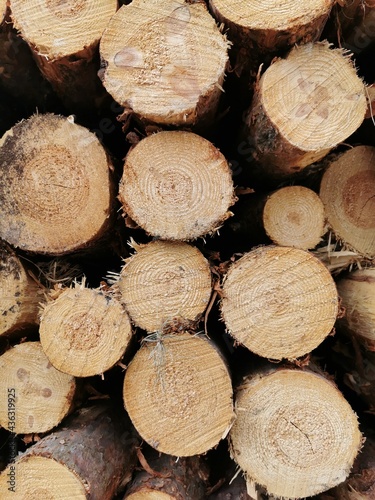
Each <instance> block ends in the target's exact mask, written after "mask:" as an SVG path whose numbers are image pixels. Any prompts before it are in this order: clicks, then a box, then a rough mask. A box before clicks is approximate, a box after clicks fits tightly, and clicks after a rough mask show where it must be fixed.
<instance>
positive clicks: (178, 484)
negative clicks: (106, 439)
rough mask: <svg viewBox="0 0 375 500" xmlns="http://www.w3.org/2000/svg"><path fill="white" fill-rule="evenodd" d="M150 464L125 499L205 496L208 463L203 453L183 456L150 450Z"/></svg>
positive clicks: (187, 499) (192, 499)
mask: <svg viewBox="0 0 375 500" xmlns="http://www.w3.org/2000/svg"><path fill="white" fill-rule="evenodd" d="M146 460H147V465H148V468H147V470H141V471H140V472H137V473H136V474H135V475H134V479H133V480H132V482H131V483H130V484H129V486H128V488H127V490H126V493H125V496H124V500H125V499H129V500H148V499H149V500H152V499H156V498H157V499H158V500H204V499H205V498H206V496H205V491H206V482H207V479H208V470H207V466H206V464H205V463H204V461H203V459H202V457H187V458H179V459H178V460H176V458H175V457H171V456H170V455H164V454H162V455H161V454H158V453H157V452H155V451H153V452H149V453H147V454H146Z"/></svg>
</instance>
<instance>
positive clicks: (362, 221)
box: [320, 146, 375, 259]
mask: <svg viewBox="0 0 375 500" xmlns="http://www.w3.org/2000/svg"><path fill="white" fill-rule="evenodd" d="M320 198H321V199H322V201H323V204H324V208H325V212H326V216H327V222H328V224H329V226H330V228H331V229H332V231H333V233H334V234H335V236H336V238H338V239H339V240H340V241H341V242H342V243H343V244H344V245H345V246H346V247H348V248H349V249H350V250H354V251H355V252H357V253H358V254H359V256H362V257H367V258H370V259H373V258H374V257H375V148H373V147H371V146H357V147H354V148H352V149H350V150H348V151H346V152H345V153H343V154H342V155H341V156H340V157H339V158H338V159H337V160H335V161H333V162H332V163H331V164H330V165H329V167H328V168H327V170H326V171H325V172H324V175H323V177H322V181H321V185H320Z"/></svg>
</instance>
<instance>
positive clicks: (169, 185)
mask: <svg viewBox="0 0 375 500" xmlns="http://www.w3.org/2000/svg"><path fill="white" fill-rule="evenodd" d="M119 199H120V201H121V203H122V205H123V208H124V212H125V213H126V214H127V215H128V216H129V217H130V218H131V219H133V220H134V221H135V222H136V223H137V224H138V225H139V226H140V227H141V228H142V229H144V230H145V231H146V232H147V233H149V234H151V235H152V236H155V237H158V238H161V239H168V240H193V239H195V238H198V237H200V236H204V235H206V234H208V233H213V232H215V231H216V230H217V229H218V228H219V227H220V226H221V225H222V224H223V222H224V221H225V220H226V219H227V218H228V217H229V216H231V215H232V213H231V212H229V210H228V209H229V207H230V206H231V205H233V204H234V203H235V201H236V198H235V195H234V189H233V181H232V176H231V170H230V167H229V165H228V162H227V160H226V159H225V157H224V155H223V154H222V153H221V152H220V151H219V150H218V149H217V148H216V147H215V146H214V145H213V144H212V143H211V142H209V141H208V140H206V139H204V138H203V137H200V136H199V135H197V134H194V133H192V132H184V131H165V132H159V133H157V134H153V135H150V136H148V137H146V138H145V139H143V140H142V141H140V142H139V143H138V144H137V145H136V146H135V147H134V148H133V149H132V150H131V151H130V152H129V153H128V155H127V157H126V159H125V165H124V172H123V176H122V179H121V182H120V187H119Z"/></svg>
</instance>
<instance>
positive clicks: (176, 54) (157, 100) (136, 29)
mask: <svg viewBox="0 0 375 500" xmlns="http://www.w3.org/2000/svg"><path fill="white" fill-rule="evenodd" d="M227 49H228V42H227V40H226V38H225V37H224V35H222V34H221V33H220V31H219V28H218V27H217V25H216V23H215V20H214V19H213V18H212V17H211V16H210V14H209V13H208V11H207V9H206V6H205V5H204V3H203V2H185V1H184V0H164V1H163V2H160V1H159V0H133V1H132V2H131V3H130V5H124V6H122V7H121V8H120V9H119V10H118V12H117V13H116V15H115V16H113V17H112V19H111V20H110V22H109V23H108V26H107V28H106V30H105V32H104V34H103V37H102V40H101V42H100V54H101V58H102V65H103V70H102V71H101V73H102V75H101V76H102V80H103V85H104V86H105V88H106V89H107V91H108V92H109V93H110V94H111V95H112V97H113V98H114V99H115V100H116V101H117V102H118V103H119V104H121V105H122V106H125V108H130V109H132V110H133V111H134V112H135V113H136V114H137V115H138V116H139V117H141V118H144V119H146V120H147V121H149V122H154V123H158V124H163V125H182V126H191V125H195V124H199V123H200V124H202V123H203V124H206V123H209V122H210V121H211V120H212V118H213V117H214V115H215V111H216V107H217V103H218V100H219V97H220V94H221V85H222V84H223V81H224V72H225V69H226V65H227V62H228V55H227Z"/></svg>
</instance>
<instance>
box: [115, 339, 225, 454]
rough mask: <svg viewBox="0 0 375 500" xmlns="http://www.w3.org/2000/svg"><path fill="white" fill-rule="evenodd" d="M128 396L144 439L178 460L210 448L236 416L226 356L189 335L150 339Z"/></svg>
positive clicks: (134, 365) (131, 375)
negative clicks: (178, 457)
mask: <svg viewBox="0 0 375 500" xmlns="http://www.w3.org/2000/svg"><path fill="white" fill-rule="evenodd" d="M123 396H124V403H125V408H126V410H127V411H128V413H129V416H130V418H131V420H132V422H133V424H134V426H135V428H136V429H137V431H138V432H139V434H140V435H141V437H142V439H144V440H145V441H146V442H147V443H148V444H149V445H150V446H152V447H153V448H155V449H156V450H158V451H161V452H163V453H167V454H169V455H173V456H181V457H187V456H192V455H200V454H202V453H205V452H206V451H208V450H210V449H211V448H213V447H214V446H216V445H217V444H218V443H219V441H220V440H221V439H223V438H224V437H225V436H226V434H227V433H228V430H229V429H230V426H231V424H232V419H233V416H234V415H233V404H232V396H233V392H232V383H231V379H230V376H229V373H228V370H227V367H226V364H225V362H224V361H223V359H222V356H221V355H220V353H219V352H218V350H217V349H216V347H214V346H213V345H212V344H211V343H210V342H209V341H208V340H207V339H205V338H201V337H198V336H196V335H190V334H188V333H183V334H172V335H165V336H161V337H156V338H154V339H152V338H147V341H145V342H144V344H143V346H142V347H141V349H140V350H139V351H138V352H137V354H136V355H135V357H134V358H133V360H132V361H131V363H130V365H129V366H128V369H127V371H126V374H125V381H124V389H123Z"/></svg>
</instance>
